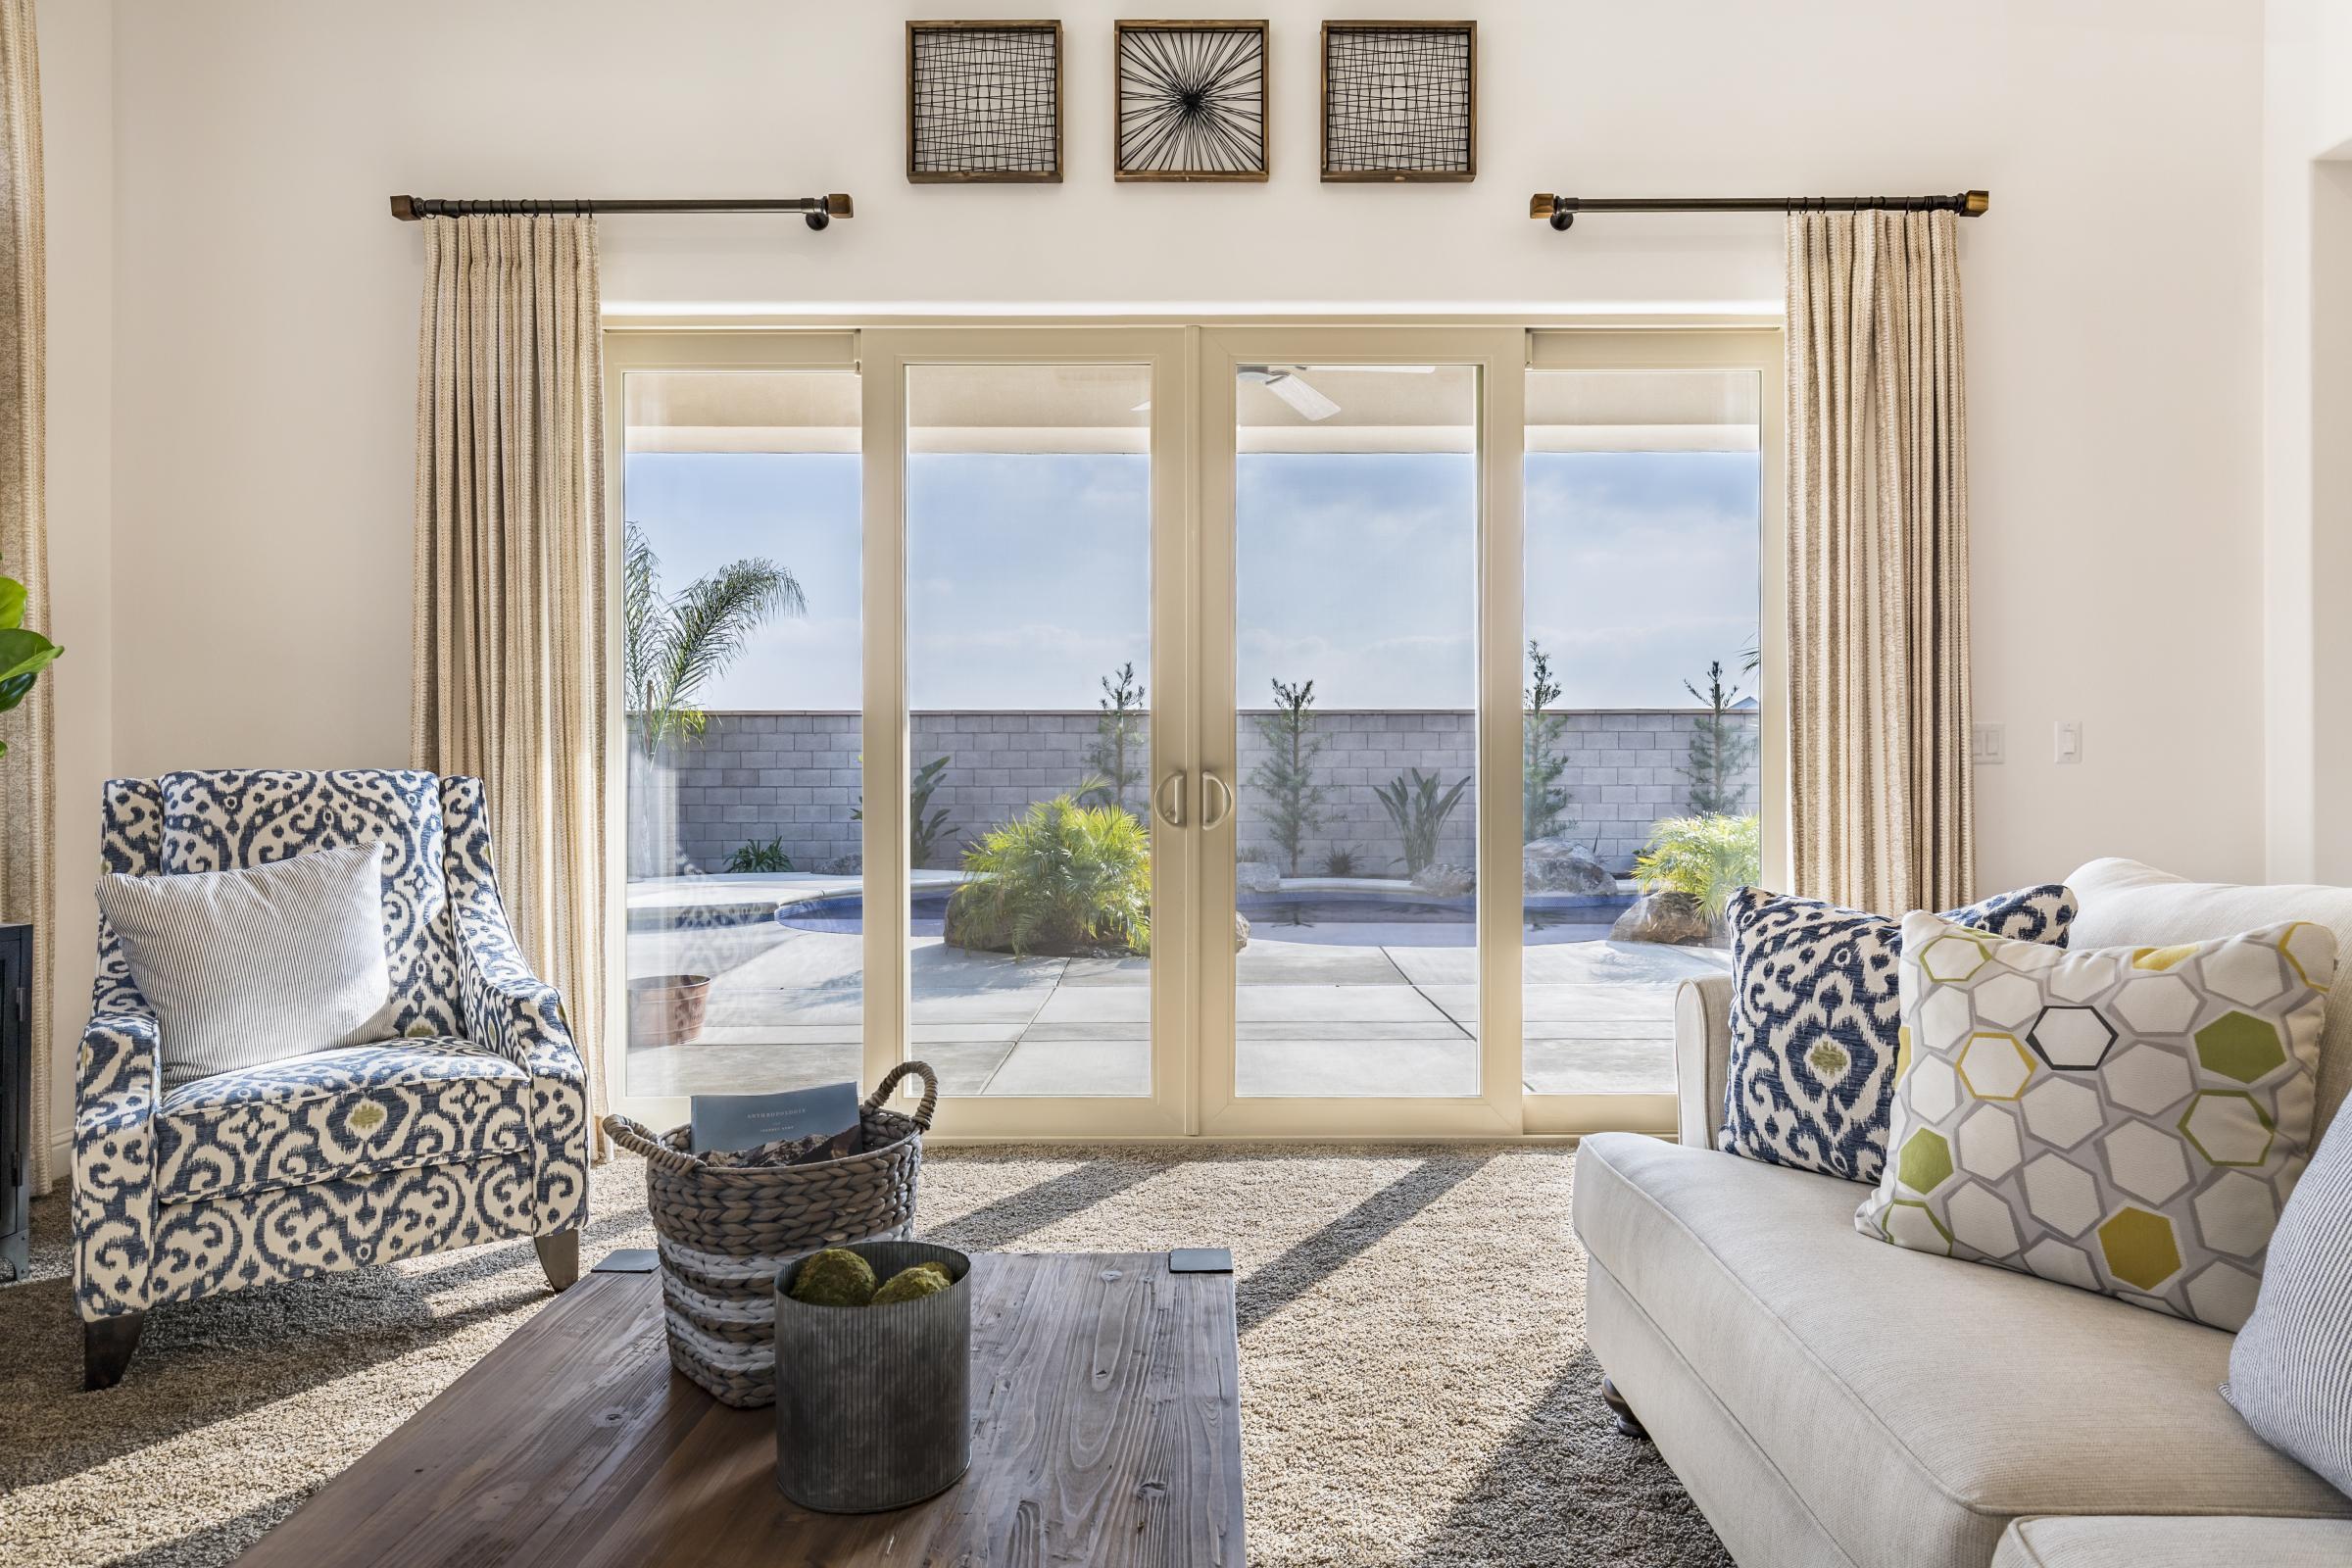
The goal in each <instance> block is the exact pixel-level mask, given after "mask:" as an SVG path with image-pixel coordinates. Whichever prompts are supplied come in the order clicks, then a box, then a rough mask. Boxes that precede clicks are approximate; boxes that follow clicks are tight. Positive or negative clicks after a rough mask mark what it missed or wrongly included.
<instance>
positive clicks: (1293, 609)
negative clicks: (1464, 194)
mask: <svg viewBox="0 0 2352 1568" xmlns="http://www.w3.org/2000/svg"><path fill="white" fill-rule="evenodd" d="M1205 339H1206V340H1205V343H1204V345H1203V354H1202V366H1201V383H1202V388H1203V393H1204V401H1203V417H1202V420H1201V434H1202V461H1201V518H1202V527H1201V555H1200V573H1201V585H1202V592H1201V604H1202V607H1203V613H1202V624H1201V650H1202V662H1201V680H1200V683H1199V687H1198V691H1197V696H1198V699H1199V702H1200V711H1201V746H1202V758H1201V765H1202V767H1203V770H1204V775H1205V777H1206V779H1207V780H1209V781H1210V783H1211V786H1212V791H1211V793H1212V797H1213V801H1212V805H1214V804H1225V803H1230V808H1231V809H1230V810H1229V811H1228V812H1226V813H1225V814H1224V815H1222V816H1220V817H1217V818H1215V819H1213V823H1212V822H1211V821H1210V820H1209V819H1205V818H1204V832H1203V838H1202V844H1201V849H1202V856H1203V890H1202V891H1203V902H1204V908H1203V911H1202V921H1203V924H1202V926H1201V930H1202V934H1203V948H1202V969H1203V974H1204V977H1205V979H1204V986H1205V990H1206V993H1207V994H1206V995H1205V996H1204V997H1203V1002H1202V1005H1203V1014H1202V1016H1203V1022H1204V1025H1205V1027H1204V1031H1203V1037H1202V1047H1203V1057H1202V1080H1201V1081H1202V1087H1203V1104H1202V1125H1203V1127H1204V1129H1205V1130H1207V1131H1209V1132H1212V1133H1213V1132H1230V1133H1292V1132H1300V1133H1304V1132H1318V1133H1322V1132H1328V1133H1340V1134H1344V1133H1351V1132H1354V1133H1367V1134H1372V1133H1401V1132H1429V1133H1481V1132H1486V1133H1502V1132H1506V1131H1516V1130H1517V1128H1516V1118H1517V1113H1518V1103H1517V1102H1518V1077H1517V1068H1516V1063H1515V1062H1514V1061H1513V1060H1512V1059H1511V1056H1512V1053H1513V1048H1515V1046H1516V1038H1515V1031H1514V1030H1513V1028H1512V1027H1511V1022H1510V1020H1509V1018H1508V1017H1507V1016H1506V1017H1505V1018H1504V1020H1503V1024H1502V1028H1501V1029H1500V1030H1496V1029H1495V1028H1493V1027H1492V1026H1491V1022H1490V1021H1489V1014H1490V1010H1491V1005H1492V1004H1494V1003H1495V1001H1496V1000H1497V999H1500V1001H1501V1002H1502V1003H1503V1004H1504V1005H1505V1010H1506V1013H1507V1011H1508V1006H1507V1004H1508V1002H1509V1000H1510V993H1511V987H1510V984H1509V972H1508V971H1509V969H1510V965H1511V963H1512V961H1513V960H1514V959H1515V958H1516V953H1515V952H1514V951H1513V950H1512V949H1511V948H1510V947H1509V946H1508V945H1507V944H1500V943H1495V942H1493V941H1491V940H1482V939H1484V938H1486V937H1487V936H1488V935H1489V934H1490V933H1492V932H1495V931H1509V930H1511V929H1513V928H1514V927H1515V925H1516V917H1517V909H1516V906H1515V902H1514V901H1513V900H1512V899H1511V898H1510V897H1509V893H1510V891H1511V890H1510V889H1508V888H1504V889H1502V892H1503V894H1504V896H1503V897H1501V898H1499V899H1497V898H1496V897H1495V896H1494V893H1493V892H1492V891H1491V890H1493V889H1495V886H1496V883H1495V879H1494V878H1492V877H1489V876H1485V875H1482V867H1484V866H1485V865H1487V864H1488V863H1489V862H1490V861H1493V862H1494V863H1500V862H1499V858H1500V857H1503V856H1505V855H1507V854H1508V848H1507V847H1506V845H1505V843H1504V840H1505V839H1506V838H1508V837H1511V835H1510V834H1509V832H1508V831H1507V830H1508V828H1509V826H1510V824H1508V823H1507V822H1506V823H1501V824H1497V823H1495V821H1493V820H1491V818H1492V816H1493V813H1492V812H1491V811H1489V810H1486V809H1482V806H1483V805H1484V804H1485V803H1486V802H1487V801H1491V800H1493V799H1494V798H1495V796H1494V794H1493V792H1492V791H1491V790H1489V789H1486V788H1483V787H1482V786H1483V784H1484V782H1485V781H1486V780H1488V779H1491V778H1495V777H1498V776H1501V775H1499V774H1498V773H1497V772H1496V771H1495V760H1497V759H1500V758H1504V757H1507V756H1508V755H1510V748H1511V747H1513V746H1515V744H1516V742H1515V740H1514V739H1513V737H1512V734H1511V731H1512V729H1513V722H1514V711H1513V710H1512V708H1511V705H1509V704H1507V703H1506V704H1505V705H1504V706H1503V708H1502V710H1501V711H1491V710H1492V704H1491V703H1490V702H1489V701H1488V699H1489V698H1490V697H1491V696H1492V695H1494V693H1493V692H1491V691H1490V690H1489V688H1490V687H1494V686H1495V683H1494V682H1493V681H1492V680H1489V679H1486V678H1484V676H1485V675H1486V674H1491V672H1492V669H1493V659H1494V657H1495V649H1489V648H1488V647H1486V646H1485V645H1486V643H1487V642H1488V641H1489V640H1490V638H1491V639H1492V640H1493V641H1494V642H1495V644H1496V647H1497V648H1500V649H1507V648H1508V647H1509V646H1510V643H1511V641H1512V640H1514V639H1515V635H1516V634H1515V631H1513V630H1512V628H1514V627H1515V626H1516V623H1517V618H1518V613H1519V608H1518V591H1517V574H1516V573H1515V572H1509V573H1503V574H1500V575H1499V576H1497V575H1495V574H1492V573H1490V572H1489V570H1488V568H1487V564H1486V563H1487V560H1488V557H1489V553H1490V552H1491V551H1492V549H1493V548H1494V546H1495V542H1496V541H1497V540H1509V541H1514V542H1515V541H1516V539H1517V537H1518V484H1517V477H1516V474H1515V473H1513V472H1511V471H1510V464H1509V463H1507V462H1506V461H1505V459H1506V454H1507V443H1506V444H1505V446H1503V447H1498V446H1497V445H1496V443H1495V442H1494V441H1493V440H1492V439H1491V438H1490V432H1491V431H1493V430H1495V429H1497V428H1499V429H1504V430H1515V429H1516V428H1517V423H1518V412H1517V411H1518V403H1519V396H1520V383H1519V376H1520V371H1521V365H1522V357H1523V355H1524V343H1525V339H1524V337H1523V335H1522V334H1521V333H1519V332H1516V331H1510V330H1495V329H1486V328H1434V327H1433V328H1378V327H1363V328H1352V329H1347V328H1329V329H1325V328H1296V329H1267V330H1245V329H1240V328H1234V329H1222V330H1218V331H1214V332H1210V333H1208V334H1205ZM1496 689H1497V690H1499V688H1496ZM1503 798H1504V799H1508V794H1507V790H1506V794H1505V795H1504V797H1503ZM1228 926H1230V927H1231V929H1232V931H1233V933H1234V943H1233V946H1231V947H1221V948H1220V950H1219V951H1217V952H1215V953H1213V954H1212V953H1210V952H1209V951H1208V950H1207V948H1206V946H1205V943H1206V936H1207V933H1208V931H1209V930H1210V929H1211V928H1212V927H1213V928H1215V929H1219V930H1222V929H1225V928H1226V927H1228Z"/></svg>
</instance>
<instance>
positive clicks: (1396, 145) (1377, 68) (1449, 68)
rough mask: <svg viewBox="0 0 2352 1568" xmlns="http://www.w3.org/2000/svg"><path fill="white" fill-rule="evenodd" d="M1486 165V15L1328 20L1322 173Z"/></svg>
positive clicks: (1391, 174) (1336, 175) (1427, 175)
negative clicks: (1481, 49)
mask: <svg viewBox="0 0 2352 1568" xmlns="http://www.w3.org/2000/svg"><path fill="white" fill-rule="evenodd" d="M1477 175H1478V24H1477V23H1475V22H1326V23H1325V24H1323V177H1324V178H1325V179H1326V180H1443V179H1454V180H1466V179H1474V178H1476V177H1477Z"/></svg>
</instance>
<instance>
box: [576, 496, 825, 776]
mask: <svg viewBox="0 0 2352 1568" xmlns="http://www.w3.org/2000/svg"><path fill="white" fill-rule="evenodd" d="M621 526H622V531H623V540H622V545H623V550H622V561H621V659H620V662H621V679H622V680H623V681H624V682H625V683H626V685H627V688H628V696H629V698H630V699H631V700H632V701H635V702H638V703H640V704H641V705H642V706H641V707H639V708H638V709H637V710H636V714H637V716H638V717H639V718H641V719H642V720H643V721H644V725H645V730H644V734H643V736H642V737H641V738H642V739H643V741H644V742H645V755H646V756H647V757H648V758H649V759H650V758H653V757H655V756H657V755H658V754H659V753H660V751H661V749H662V742H663V741H665V740H669V739H672V738H675V737H679V736H687V735H700V734H701V733H702V732H703V726H704V724H705V723H706V722H707V715H705V713H704V712H703V711H702V710H701V709H700V708H698V707H696V706H695V702H694V699H695V696H696V694H697V693H698V692H700V691H701V690H702V686H703V683H704V682H705V681H707V680H710V679H711V678H712V677H713V676H715V675H717V674H719V673H720V672H721V671H723V670H724V669H725V668H726V667H727V666H728V665H729V664H731V663H733V662H735V660H736V658H737V657H738V656H740V655H741V654H742V652H743V648H744V644H745V643H746V642H747V641H748V640H749V639H750V637H751V634H752V632H753V631H754V630H755V629H757V628H758V627H759V626H760V623H761V622H763V621H765V620H766V619H767V618H768V617H769V616H770V615H773V614H776V613H779V612H780V613H784V614H787V615H804V614H807V613H809V601H808V598H807V596H806V595H804V594H803V593H802V592H801V585H800V581H799V579H797V578H795V577H794V576H793V574H792V573H791V572H790V571H787V570H786V569H785V568H784V567H782V566H779V565H777V564H775V563H774V562H772V561H768V560H764V559H762V558H760V557H756V556H755V557H753V558H751V559H749V560H745V561H736V562H730V563H728V564H726V565H724V566H721V567H719V568H718V570H716V571H714V572H711V574H710V575H708V576H704V577H697V578H696V579H695V580H694V581H693V582H690V583H688V584H687V585H686V587H685V589H684V591H683V592H681V593H679V594H678V595H677V596H676V597H675V598H664V597H663V596H662V561H661V558H660V557H658V556H656V555H655V554H654V547H653V544H652V542H651V541H649V540H648V539H647V538H646V536H645V530H644V529H643V528H641V527H639V526H638V525H637V524H636V523H634V522H627V523H623V524H622V525H621Z"/></svg>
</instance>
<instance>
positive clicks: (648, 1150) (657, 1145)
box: [604, 1111, 703, 1175]
mask: <svg viewBox="0 0 2352 1568" xmlns="http://www.w3.org/2000/svg"><path fill="white" fill-rule="evenodd" d="M604 1126H605V1136H606V1137H608V1138H610V1139H612V1140H613V1142H614V1143H616V1144H618V1145H619V1146H620V1147H621V1148H623V1149H625V1150H627V1151H628V1152H630V1153H632V1154H638V1155H642V1156H643V1157H644V1159H645V1161H646V1163H647V1164H649V1165H659V1166H661V1167H662V1169H663V1170H666V1171H670V1172H672V1173H674V1174H678V1175H684V1174H686V1173H688V1172H690V1171H696V1170H700V1169H701V1168H702V1164H703V1162H702V1161H701V1160H699V1159H697V1158H695V1157H694V1156H693V1155H692V1154H681V1153H680V1152H678V1151H677V1150H675V1149H673V1148H671V1147H670V1146H669V1145H668V1144H667V1143H665V1142H663V1141H662V1136H661V1135H660V1134H659V1133H656V1132H655V1131H654V1130H653V1129H652V1128H651V1127H648V1126H646V1125H645V1123H643V1122H641V1121H631V1120H630V1119H629V1118H628V1117H626V1116H623V1115H622V1114H620V1113H619V1112H618V1111H614V1112H613V1114H612V1115H610V1116H607V1117H606V1118H605V1122H604Z"/></svg>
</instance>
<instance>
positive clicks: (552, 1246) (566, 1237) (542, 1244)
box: [531, 1230, 580, 1291]
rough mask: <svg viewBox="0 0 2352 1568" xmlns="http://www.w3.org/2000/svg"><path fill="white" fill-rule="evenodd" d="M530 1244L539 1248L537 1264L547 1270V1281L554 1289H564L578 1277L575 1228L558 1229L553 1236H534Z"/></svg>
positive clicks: (578, 1235) (577, 1235) (578, 1258)
mask: <svg viewBox="0 0 2352 1568" xmlns="http://www.w3.org/2000/svg"><path fill="white" fill-rule="evenodd" d="M531 1245H532V1246H533V1247H536V1248H537V1249H539V1266H540V1267H541V1268H543V1269H545V1270H547V1283H548V1285H549V1286H550V1287H551V1288H553V1289H555V1290H559V1291H561V1290H566V1289H568V1288H569V1287H570V1286H571V1285H572V1284H573V1282H575V1281H576V1280H578V1279H579V1277H580V1233H579V1232H578V1231H577V1230H568V1231H558V1232H556V1233H555V1235H553V1236H534V1237H532V1238H531Z"/></svg>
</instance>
